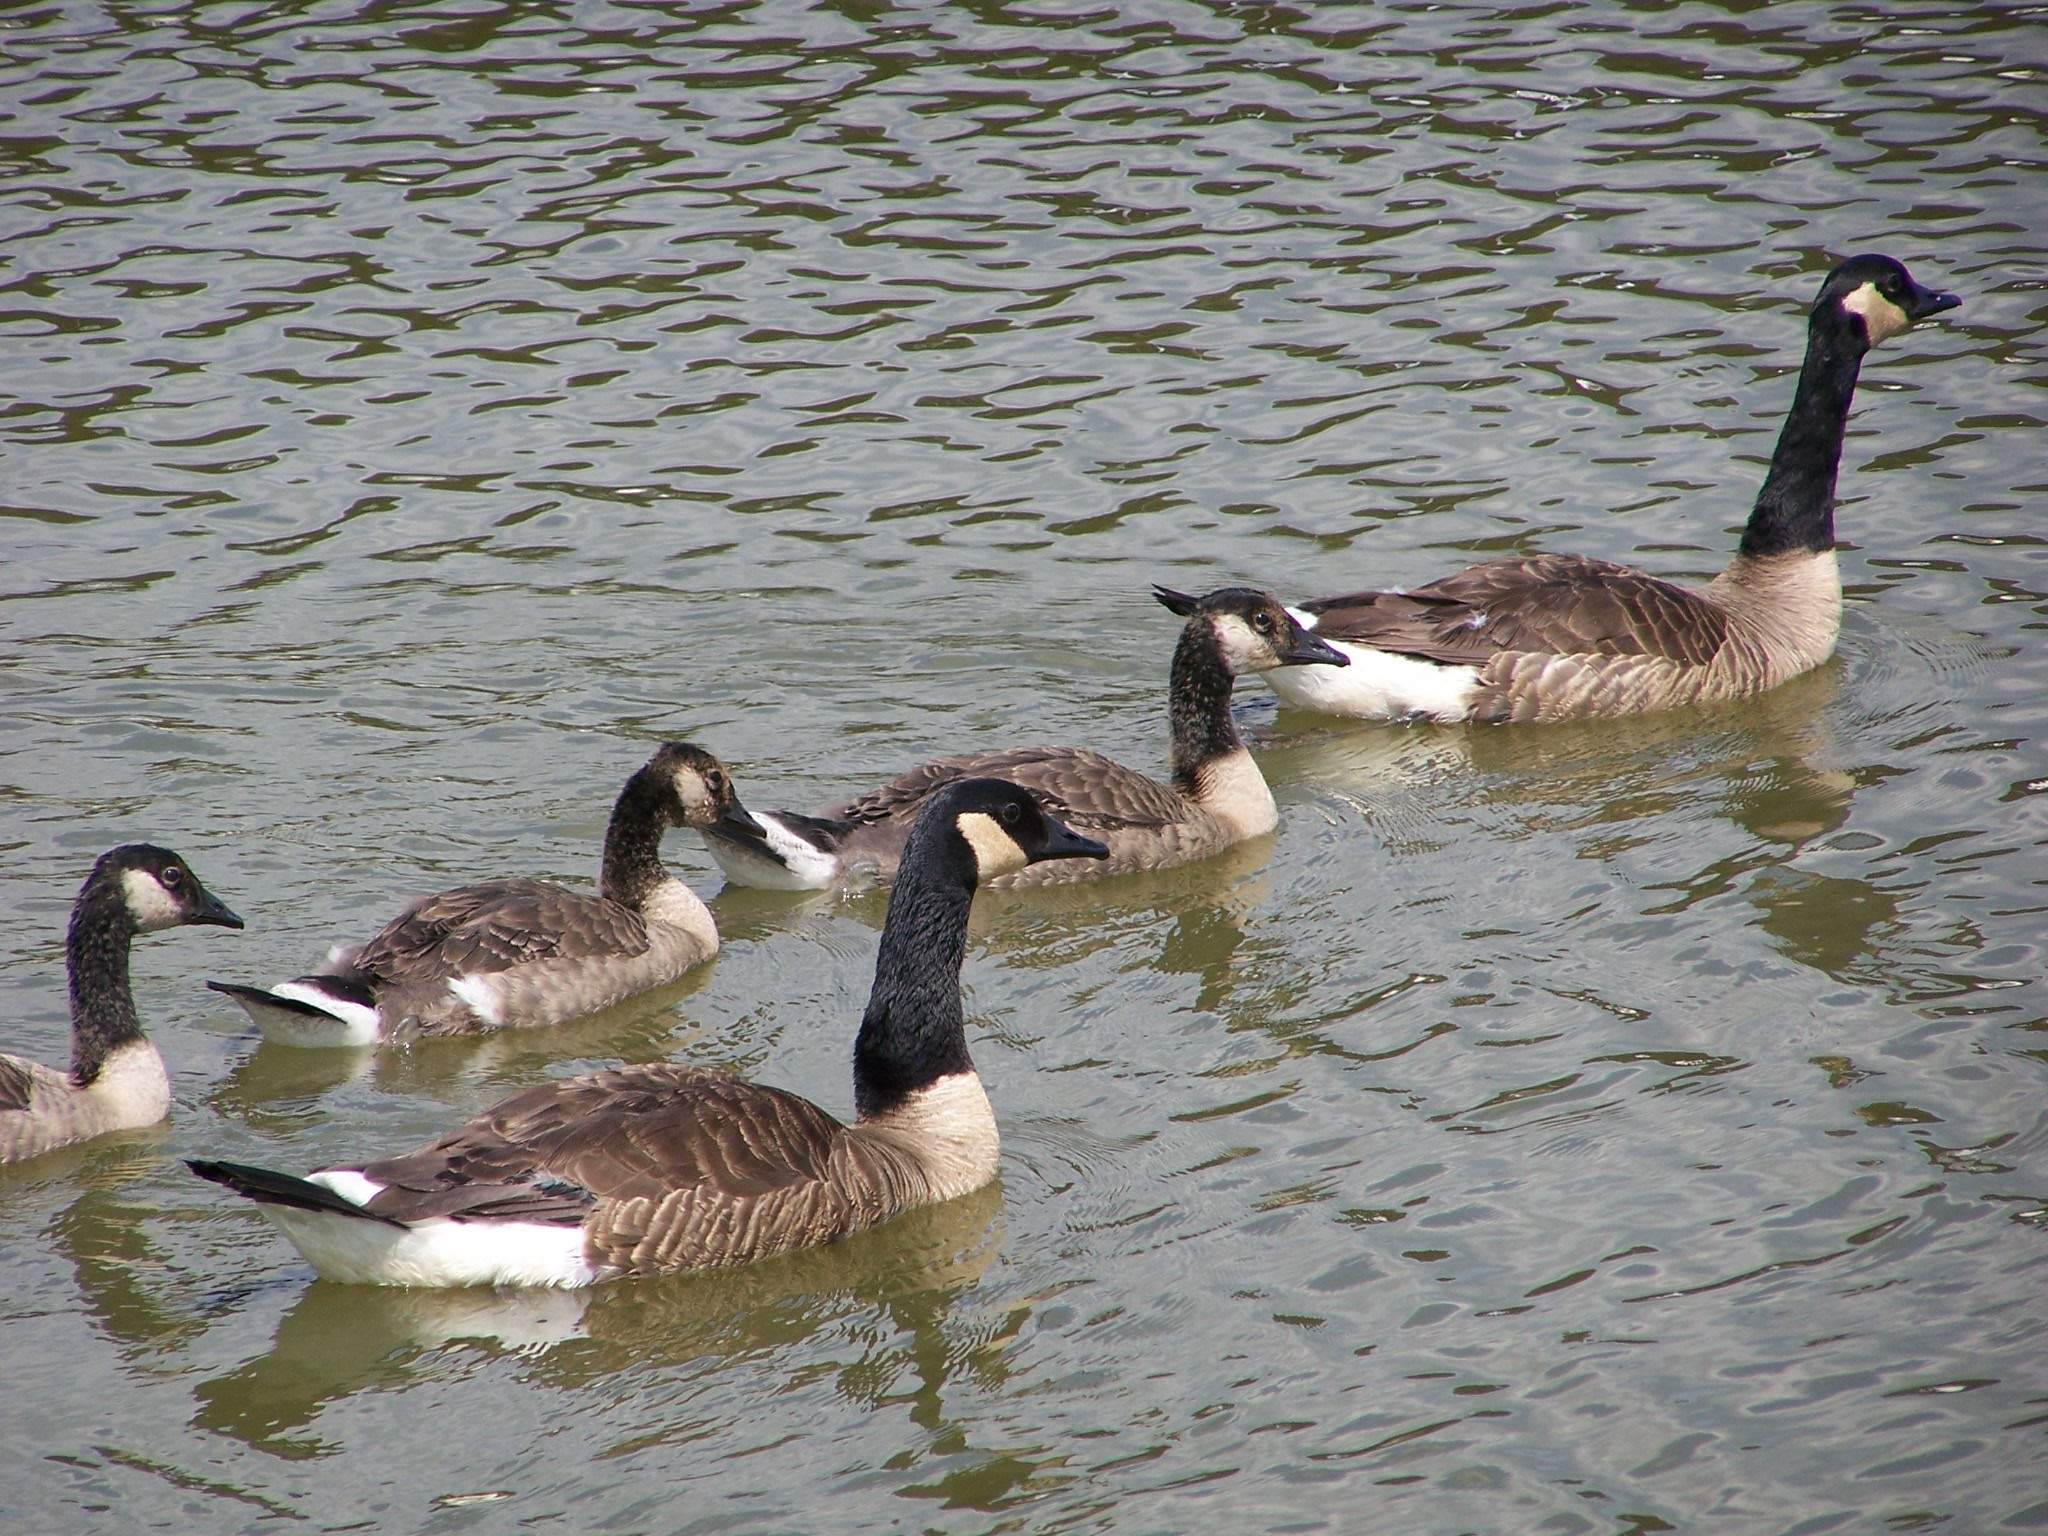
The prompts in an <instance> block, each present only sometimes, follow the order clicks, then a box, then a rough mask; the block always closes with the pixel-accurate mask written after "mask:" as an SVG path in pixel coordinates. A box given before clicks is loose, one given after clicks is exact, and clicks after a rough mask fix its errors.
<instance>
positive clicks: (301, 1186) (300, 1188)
mask: <svg viewBox="0 0 2048 1536" xmlns="http://www.w3.org/2000/svg"><path fill="white" fill-rule="evenodd" d="M209 985H211V983H209ZM185 1166H186V1167H187V1168H190V1169H191V1170H192V1171H193V1172H194V1173H196V1174H198V1175H199V1177H200V1178H202V1179H207V1180H209V1181H211V1182H212V1183H215V1184H219V1185H223V1186H225V1187H226V1188H228V1189H231V1190H233V1191H234V1192H235V1193H236V1194H238V1195H241V1196H243V1197H244V1198H246V1199H250V1200H254V1201H256V1202H257V1203H258V1204H259V1205H285V1206H290V1207H291V1208H292V1209H293V1210H296V1211H327V1212H331V1213H332V1214H334V1215H337V1216H354V1217H357V1218H359V1219H360V1220H363V1221H381V1222H383V1223H385V1225H387V1226H393V1227H402V1226H404V1225H405V1223H404V1222H402V1221H393V1220H392V1219H391V1218H390V1217H389V1216H379V1215H377V1214H376V1213H375V1212H374V1211H366V1210H364V1209H363V1208H362V1207H361V1206H360V1205H357V1204H355V1203H354V1202H353V1201H350V1200H344V1199H342V1197H341V1196H340V1195H337V1194H336V1193H335V1192H334V1191H333V1190H331V1189H329V1188H327V1186H326V1185H324V1184H315V1183H313V1182H312V1180H310V1179H302V1178H300V1177H298V1176H297V1175H296V1174H290V1173H278V1172H276V1171H275V1170H274V1169H270V1168H256V1167H252V1166H251V1165H249V1164H248V1163H223V1162H216V1161H214V1160H213V1159H211V1158H205V1157H188V1158H186V1159H185Z"/></svg>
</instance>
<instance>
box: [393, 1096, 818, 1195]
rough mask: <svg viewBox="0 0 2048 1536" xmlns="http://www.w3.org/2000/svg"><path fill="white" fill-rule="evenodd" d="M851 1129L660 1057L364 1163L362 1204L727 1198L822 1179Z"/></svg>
mask: <svg viewBox="0 0 2048 1536" xmlns="http://www.w3.org/2000/svg"><path fill="white" fill-rule="evenodd" d="M844 1135H845V1127H844V1126H842V1125H841V1124H840V1123H839V1121H837V1120H835V1119H833V1118H832V1116H830V1115H828V1114H827V1113H825V1111H824V1110H822V1109H819V1108H818V1107H817V1106H816V1105H815V1104H812V1103H810V1102H809V1101H808V1100H805V1099H801V1098H798V1097H797V1096H796V1095H794V1094H790V1093H785V1092H783V1091H781V1090H780V1089H776V1088H766V1087H762V1086H761V1085H759V1084H756V1083H749V1082H747V1081H745V1080H743V1079H741V1078H737V1077H734V1076H733V1075H731V1074H730V1073H726V1072H719V1071H714V1070H711V1069H709V1068H704V1067H684V1066H671V1065H668V1064H665V1063H650V1064H648V1065H645V1066H636V1067H626V1068H621V1069H618V1070H614V1071H606V1072H593V1073H590V1074H587V1075H585V1076H582V1077H577V1078H571V1079H569V1080H568V1081H565V1082H559V1083H543V1084H540V1085H538V1086H536V1087H533V1088H529V1089H527V1090H525V1091H524V1092H522V1093H517V1094H514V1095H513V1096H512V1097H510V1098H508V1099H505V1100H504V1101H502V1102H501V1103H499V1104H497V1105H495V1106H494V1107H493V1108H491V1109H489V1110H487V1111H486V1112H485V1113H484V1114H482V1115H480V1116H478V1117H477V1118H476V1119H474V1120H472V1121H470V1122H469V1123H468V1124H467V1125H463V1126H459V1127H457V1128H456V1129H455V1130H453V1131H450V1132H449V1133H448V1134H447V1135H445V1136H443V1137H442V1138H441V1139H440V1140H438V1141H436V1142H434V1143H432V1144H431V1145H429V1146H425V1147H422V1148H420V1149H419V1150H418V1151H416V1152H409V1153H406V1154H404V1155H403V1156H400V1157H392V1158H386V1159H384V1160H382V1161H380V1162H375V1163H371V1164H369V1165H367V1166H366V1167H365V1168H364V1169H363V1170H362V1171H363V1174H364V1176H365V1177H366V1178H368V1179H370V1180H372V1181H374V1182H375V1183H378V1184H381V1185H383V1186H384V1188H383V1190H382V1191H381V1192H380V1193H379V1194H378V1195H377V1196H376V1197H375V1198H374V1199H372V1200H371V1201H370V1202H369V1204H368V1206H367V1207H366V1208H367V1209H368V1210H370V1211H371V1212H373V1213H375V1214H377V1215H380V1216H388V1217H391V1218H393V1219H395V1220H398V1221H403V1222H408V1223H409V1222H416V1221H420V1220H424V1219H426V1218H428V1217H433V1216H453V1217H457V1218H467V1219H479V1218H481V1219H488V1220H498V1219H508V1220H510V1219H517V1220H527V1221H554V1222H561V1223H565V1224H566V1223H576V1222H581V1221H583V1220H584V1218H585V1217H587V1216H588V1215H589V1214H590V1212H591V1210H592V1208H593V1207H594V1206H596V1205H597V1204H599V1203H601V1202H602V1203H606V1204H609V1203H613V1202H617V1201H625V1200H640V1199H644V1200H657V1201H658V1200H661V1199H663V1198H665V1197H667V1196H670V1195H673V1194H675V1193H677V1192H678V1191H687V1190H689V1189H691V1188H693V1187H696V1186H699V1185H705V1186H715V1188H716V1190H717V1193H718V1195H719V1196H720V1197H721V1198H724V1199H728V1200H747V1199H750V1198H759V1197H762V1196H766V1195H771V1194H773V1193H775V1192H777V1191H779V1190H783V1189H787V1188H790V1187H792V1186H797V1185H802V1184H807V1183H812V1182H815V1181H817V1180H818V1179H819V1178H821V1177H823V1176H824V1174H825V1173H826V1169H827V1164H828V1162H829V1161H830V1159H831V1157H832V1155H833V1153H834V1151H835V1149H836V1147H837V1145H838V1143H839V1141H840V1140H841V1138H842V1137H844Z"/></svg>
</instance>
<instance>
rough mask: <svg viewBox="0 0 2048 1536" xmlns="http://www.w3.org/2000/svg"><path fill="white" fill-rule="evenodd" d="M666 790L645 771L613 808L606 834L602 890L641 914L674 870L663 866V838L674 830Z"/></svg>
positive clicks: (621, 793) (599, 881)
mask: <svg viewBox="0 0 2048 1536" xmlns="http://www.w3.org/2000/svg"><path fill="white" fill-rule="evenodd" d="M665 803H666V797H665V794H664V791H663V789H662V787H661V786H660V785H659V784H658V783H657V782H656V781H655V779H654V776H653V775H652V774H650V773H649V772H648V771H647V770H646V769H645V768H643V769H641V770H640V771H639V772H638V773H636V774H634V775H633V777H632V778H630V779H628V780H626V787H625V788H624V789H622V790H620V791H619V798H618V802H617V803H616V804H615V805H613V807H612V819H611V823H610V825H608V826H607V827H606V828H605V833H604V865H603V868H602V869H601V870H600V871H599V873H598V877H597V888H598V889H599V890H600V891H601V892H603V893H604V895H605V896H606V897H608V898H609V899H610V900H612V901H616V902H617V903H619V905H621V906H624V907H630V908H632V909H633V910H634V911H635V912H637V911H639V910H640V909H641V907H642V906H643V905H644V904H645V903H646V901H647V898H648V897H649V896H650V895H652V894H653V893H654V892H655V891H656V890H657V889H659V888H660V887H661V886H662V885H663V884H665V883H666V882H667V880H668V878H669V873H668V867H667V866H666V865H665V864H663V863H662V862H661V839H662V834H663V833H665V832H666V831H667V830H668V816H667V814H666V812H665V809H664V806H665Z"/></svg>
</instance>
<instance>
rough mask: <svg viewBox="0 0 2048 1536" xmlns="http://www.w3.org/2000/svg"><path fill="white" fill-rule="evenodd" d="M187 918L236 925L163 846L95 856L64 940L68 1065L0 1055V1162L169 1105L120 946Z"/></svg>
mask: <svg viewBox="0 0 2048 1536" xmlns="http://www.w3.org/2000/svg"><path fill="white" fill-rule="evenodd" d="M188 923H213V924H217V925H219V926H220V927H223V928H239V927H241V926H242V920H241V919H240V918H239V917H237V916H235V914H234V913H232V912H230V911H229V910H228V909H227V907H226V906H224V905H223V904H222V903H221V900H220V898H219V897H217V896H215V895H214V894H213V892H211V891H209V890H208V889H207V888H206V887H205V886H203V885H201V884H200V883H199V877H198V876H197V875H195V874H193V873H192V870H191V868H190V866H188V865H187V864H186V863H185V861H184V860H183V859H181V858H179V857H178V856H177V855H176V854H175V853H172V852H171V851H170V850H169V849H168V848H158V847H155V846H153V845H151V844H149V843H126V844H123V845H122V846H121V847H119V848H115V849H112V850H110V851H109V852H107V853H104V854H102V855H100V858H99V861H98V862H97V863H96V864H94V865H93V867H92V873H91V874H90V875H88V876H86V880H85V884H84V885H83V886H81V887H80V888H79V892H78V900H77V901H76V902H74V903H73V904H72V907H71V929H70V932H69V934H68V935H67V936H66V938H65V941H64V959H65V969H66V971H67V972H68V973H69V975H70V982H71V1070H70V1071H69V1072H59V1071H57V1070H56V1069H55V1068H52V1067H46V1066H44V1065H43V1064H42V1063H41V1062H38V1061H30V1060H28V1059H27V1058H25V1057H21V1056H0V1163H13V1162H19V1161H20V1160H21V1159H23V1158H27V1157H34V1156H36V1155H38V1154H39V1153H43V1152H48V1151H51V1150H52V1149H54V1148H57V1147H62V1146H68V1145H70V1144H71V1143H72V1142H75V1141H86V1140H88V1139H90V1138H92V1137H94V1136H102V1135H105V1134H106V1133H107V1132H108V1131H125V1130H133V1129H134V1128H136V1127H137V1126H144V1125H154V1124H156V1123H157V1121H159V1120H161V1119H163V1118H164V1116H165V1115H167V1114H169V1113H170V1112H171V1081H170V1077H169V1075H168V1074H167V1073H166V1072H165V1071H164V1059H163V1057H162V1056H160V1055H158V1054H157V1049H156V1047H155V1046H154V1045H152V1044H150V1042H149V1037H148V1036H146V1035H145V1034H143V1032H142V1020H141V1018H140V1017H139V1016H138V1015H137V1014H136V1012H135V993H134V991H133V989H132V988H131V987H130V986H129V984H128V945H129V942H130V941H131V940H133V939H134V937H135V936H136V935H137V934H139V933H155V932H157V931H158V930H159V929H163V928H177V927H181V926H183V925H185V924H188Z"/></svg>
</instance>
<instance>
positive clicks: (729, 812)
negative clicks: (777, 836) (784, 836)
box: [713, 798, 768, 843]
mask: <svg viewBox="0 0 2048 1536" xmlns="http://www.w3.org/2000/svg"><path fill="white" fill-rule="evenodd" d="M713 825H714V826H716V827H717V828H718V830H719V831H721V832H725V833H728V834H730V835H731V836H733V837H749V838H752V839H753V840H754V841H755V842H757V843H765V842H767V841H768V829H767V828H766V827H764V826H762V825H761V823H760V822H758V821H756V820H754V816H753V813H752V812H751V811H749V810H748V809H747V808H746V807H745V806H744V805H741V804H740V803H739V800H738V799H737V798H735V799H734V800H733V802H732V804H730V805H728V806H727V807H726V808H725V810H724V812H723V813H722V814H721V815H720V816H719V818H718V820H717V821H716V822H714V823H713Z"/></svg>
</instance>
